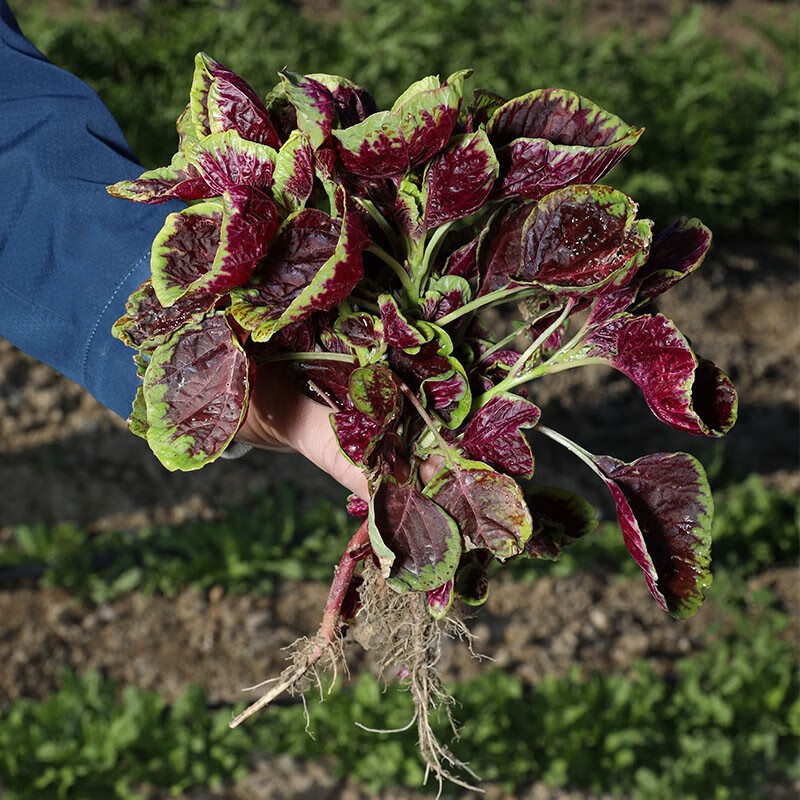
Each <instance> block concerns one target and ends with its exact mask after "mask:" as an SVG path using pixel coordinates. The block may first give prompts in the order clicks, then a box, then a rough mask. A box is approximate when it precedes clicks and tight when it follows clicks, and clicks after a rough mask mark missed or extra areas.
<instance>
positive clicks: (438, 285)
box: [422, 275, 472, 320]
mask: <svg viewBox="0 0 800 800" xmlns="http://www.w3.org/2000/svg"><path fill="white" fill-rule="evenodd" d="M471 299H472V288H471V287H470V285H469V282H468V281H467V280H466V279H465V278H461V277H459V276H457V275H443V276H442V277H441V278H434V279H432V280H430V281H429V282H428V288H427V290H426V292H425V296H424V297H423V299H422V312H423V316H424V317H425V319H426V320H437V319H439V318H440V317H443V316H445V314H450V313H451V312H453V311H455V310H456V309H459V308H461V306H463V305H466V304H467V303H468V302H469V301H470V300H471Z"/></svg>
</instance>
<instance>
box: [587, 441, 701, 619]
mask: <svg viewBox="0 0 800 800" xmlns="http://www.w3.org/2000/svg"><path fill="white" fill-rule="evenodd" d="M593 460H594V461H595V463H596V464H597V466H598V467H599V469H600V470H601V471H602V473H603V475H604V476H605V482H606V485H607V486H608V488H609V491H610V492H611V495H612V497H613V498H614V503H615V504H616V506H617V516H618V517H619V522H620V527H621V528H622V536H623V538H624V540H625V545H626V546H627V548H628V550H629V551H630V553H631V555H632V556H633V558H634V560H635V561H636V563H637V564H638V565H639V566H640V567H641V568H642V570H643V571H644V574H645V580H646V581H647V586H648V588H649V589H650V594H652V595H653V597H654V598H655V600H656V602H657V603H658V604H659V605H660V606H661V608H663V609H664V610H665V611H669V613H670V614H671V615H672V616H673V617H690V616H692V615H693V614H694V613H695V612H696V611H697V608H698V606H699V605H700V603H701V602H702V601H703V591H704V589H706V588H707V587H708V586H709V585H710V583H711V574H710V570H709V563H710V560H711V559H710V549H711V518H712V515H713V503H712V499H711V491H710V489H709V486H708V481H707V479H706V476H705V473H704V472H703V468H702V467H701V466H700V464H699V463H698V462H697V460H696V459H695V458H693V457H692V456H690V455H687V454H686V453H654V454H653V455H649V456H644V457H643V458H640V459H637V460H636V461H634V462H633V463H631V464H626V463H624V462H622V461H617V460H616V459H614V458H610V457H609V456H595V457H594V458H593Z"/></svg>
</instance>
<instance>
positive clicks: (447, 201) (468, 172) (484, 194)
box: [425, 131, 498, 229]
mask: <svg viewBox="0 0 800 800" xmlns="http://www.w3.org/2000/svg"><path fill="white" fill-rule="evenodd" d="M497 173H498V164H497V158H496V157H495V154H494V150H493V149H492V146H491V145H490V144H489V137H488V136H487V135H486V134H485V133H484V132H483V131H477V132H476V133H467V134H464V135H461V136H453V137H452V138H451V139H450V142H449V143H448V145H447V147H446V148H445V149H444V150H443V151H442V152H441V153H439V154H438V155H437V156H435V157H434V158H433V159H432V160H431V161H430V162H429V164H428V166H427V168H426V170H425V196H426V201H425V227H426V228H428V229H430V228H435V227H437V226H439V225H444V224H445V223H446V222H453V221H455V220H457V219H461V218H462V217H468V216H469V215H470V214H474V213H475V212H476V211H478V210H479V209H481V208H482V207H483V205H484V203H485V202H486V199H487V198H488V197H489V193H490V192H491V190H492V186H493V184H494V181H495V178H496V177H497Z"/></svg>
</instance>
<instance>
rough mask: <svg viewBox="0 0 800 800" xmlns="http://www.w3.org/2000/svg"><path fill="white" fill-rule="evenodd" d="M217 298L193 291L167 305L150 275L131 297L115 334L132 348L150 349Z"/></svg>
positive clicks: (212, 304) (206, 310)
mask: <svg viewBox="0 0 800 800" xmlns="http://www.w3.org/2000/svg"><path fill="white" fill-rule="evenodd" d="M215 301H216V298H215V297H214V296H213V295H211V294H193V295H190V296H188V297H182V298H180V299H179V300H177V301H176V302H175V303H173V304H172V305H171V306H169V307H168V308H164V306H162V305H161V303H160V302H159V300H158V298H157V297H156V293H155V290H154V289H153V284H152V282H151V280H150V279H149V278H148V279H147V280H146V281H145V282H144V283H143V284H142V285H141V286H140V287H139V288H138V289H137V290H136V291H135V292H133V293H132V294H131V296H130V297H129V298H128V301H127V303H126V304H125V314H124V315H123V316H122V317H120V318H119V319H118V320H117V321H116V322H115V323H114V326H113V328H112V329H111V333H112V335H113V336H115V337H116V338H117V339H120V340H121V341H123V342H125V344H127V345H128V346H129V347H135V348H137V349H139V348H147V349H150V348H153V347H156V346H158V345H160V344H162V343H163V342H165V341H166V340H167V339H168V338H169V337H170V336H171V335H172V334H173V333H174V332H175V331H177V330H178V329H180V328H182V327H183V326H184V325H187V324H189V323H195V322H197V321H199V319H200V318H201V317H203V316H205V315H206V314H207V313H208V312H209V311H210V310H211V309H212V308H213V306H214V303H215Z"/></svg>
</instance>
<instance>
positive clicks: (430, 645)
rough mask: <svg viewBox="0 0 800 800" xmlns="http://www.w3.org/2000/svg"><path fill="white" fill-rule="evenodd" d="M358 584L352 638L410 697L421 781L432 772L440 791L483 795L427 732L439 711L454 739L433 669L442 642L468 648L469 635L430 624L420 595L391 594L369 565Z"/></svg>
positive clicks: (448, 624) (459, 626)
mask: <svg viewBox="0 0 800 800" xmlns="http://www.w3.org/2000/svg"><path fill="white" fill-rule="evenodd" d="M362 578H363V583H362V585H361V588H360V595H361V612H360V613H359V617H358V620H359V621H358V625H357V626H356V627H355V629H354V631H353V634H354V637H355V639H356V641H358V643H359V644H360V645H361V646H362V647H363V648H364V649H365V650H372V651H373V652H375V653H377V654H379V655H378V662H377V664H378V668H379V669H380V670H381V672H382V673H383V674H384V675H386V674H391V673H392V672H394V674H395V675H397V674H399V675H400V677H401V679H402V680H403V682H404V683H405V684H406V686H407V688H408V691H409V692H410V693H411V697H412V700H413V702H414V716H413V718H412V720H411V722H410V723H409V726H408V727H410V725H411V724H413V723H414V722H416V724H417V737H418V744H419V750H420V754H421V755H422V758H423V760H424V761H425V765H426V777H427V774H428V772H432V773H433V775H434V776H435V778H436V779H437V781H438V782H439V786H440V790H441V786H442V782H443V781H444V780H447V781H449V782H451V783H454V784H456V785H458V786H461V787H463V788H465V789H469V790H472V791H479V792H480V791H482V790H481V789H480V788H479V787H477V786H474V785H473V784H471V783H469V782H468V781H465V780H462V779H461V778H459V777H458V775H457V774H456V773H458V772H461V773H465V774H467V775H468V776H469V777H470V778H472V779H473V780H475V781H477V780H480V778H479V776H478V775H476V774H475V772H473V771H472V770H471V769H470V768H469V765H468V764H466V763H464V762H463V761H461V760H459V759H458V758H457V757H456V756H455V755H454V754H453V752H452V751H451V750H450V749H449V748H448V747H447V746H445V745H443V744H442V743H441V742H440V741H439V740H438V738H437V737H436V734H435V733H434V731H433V728H432V726H431V714H432V713H438V712H439V711H444V713H445V715H446V718H447V721H448V723H449V725H450V729H451V730H452V732H453V738H454V739H458V725H457V723H456V720H455V718H454V716H453V713H452V708H453V706H454V705H455V700H454V698H453V697H452V695H450V693H449V692H448V691H447V690H446V688H445V686H444V683H443V682H442V679H441V676H440V674H439V669H438V664H439V660H440V658H441V654H442V638H443V637H444V636H448V637H450V638H459V639H462V640H463V639H466V640H467V641H468V642H469V643H470V645H471V640H472V635H471V634H470V633H469V631H468V630H467V628H466V626H465V625H464V623H463V622H462V621H461V620H460V619H457V618H452V617H450V616H448V617H446V618H445V619H444V620H441V621H439V620H435V619H434V618H433V617H432V616H431V615H430V613H429V612H428V609H427V607H426V602H425V594H424V593H421V592H406V593H403V594H398V593H397V592H394V591H393V590H392V589H390V588H389V587H388V586H387V585H386V583H385V581H384V580H383V578H382V577H381V575H380V572H379V570H378V568H377V567H375V566H374V565H373V564H372V563H371V562H369V561H368V562H365V564H364V570H363V572H362ZM470 650H471V647H470ZM398 670H399V673H398Z"/></svg>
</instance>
